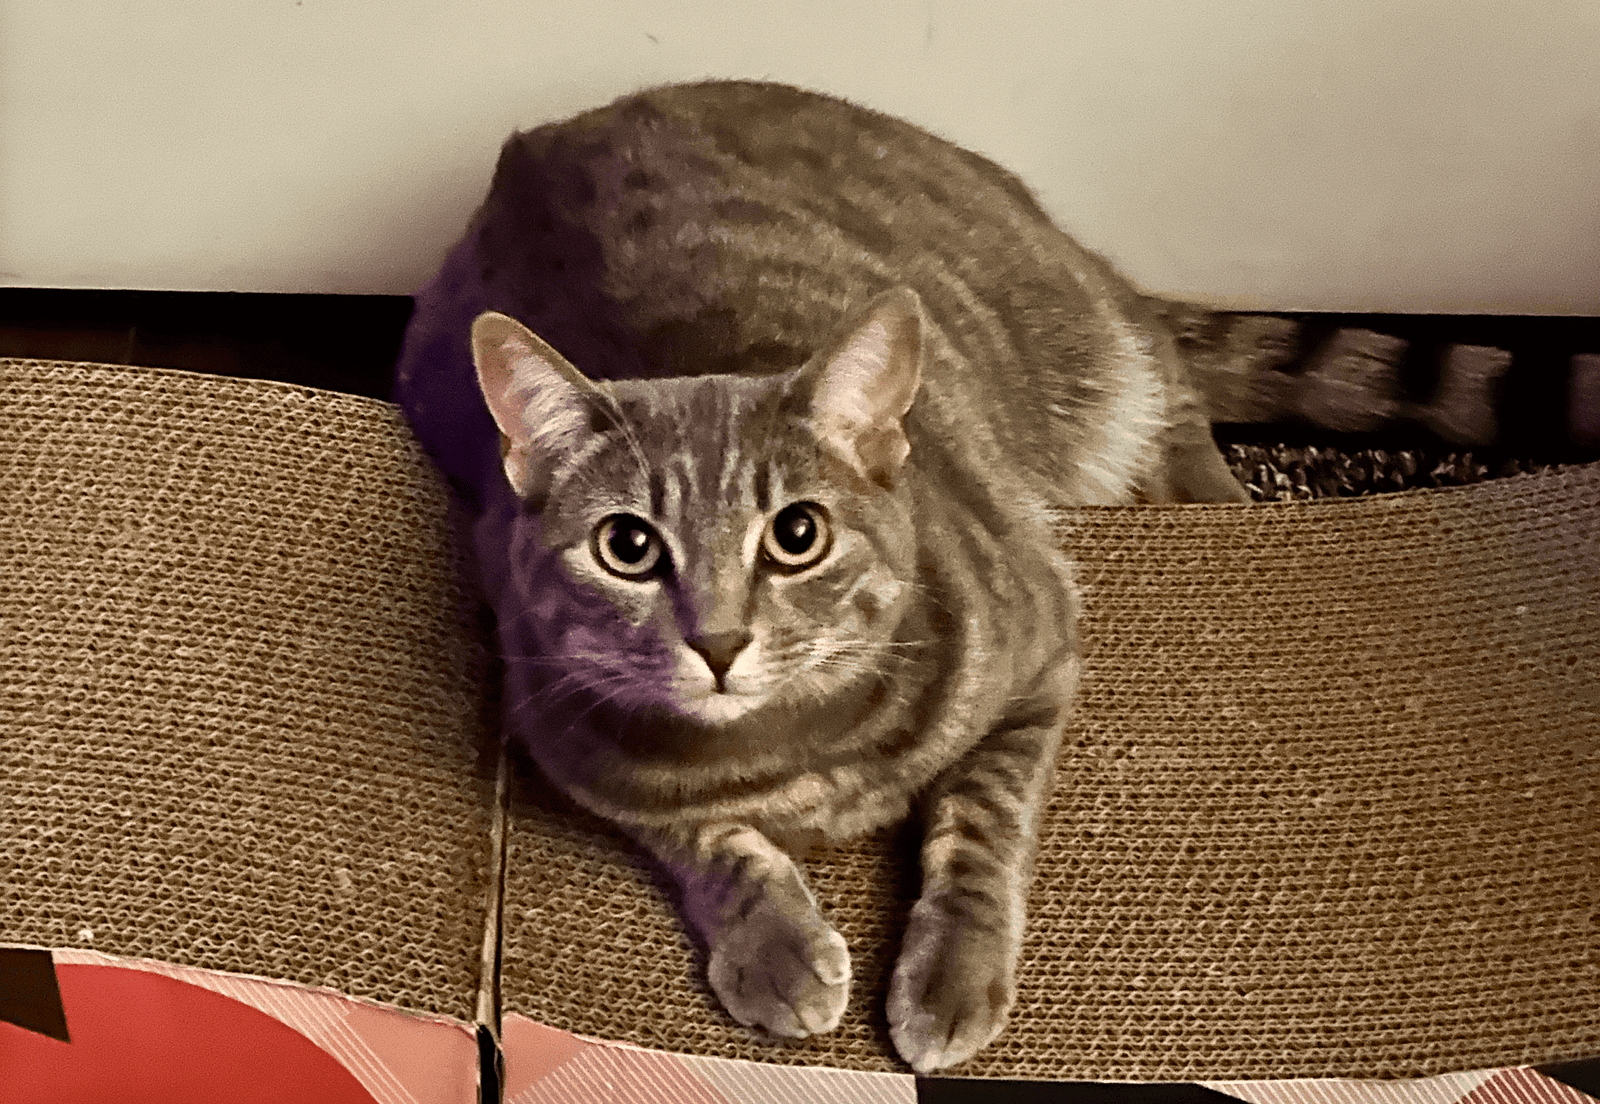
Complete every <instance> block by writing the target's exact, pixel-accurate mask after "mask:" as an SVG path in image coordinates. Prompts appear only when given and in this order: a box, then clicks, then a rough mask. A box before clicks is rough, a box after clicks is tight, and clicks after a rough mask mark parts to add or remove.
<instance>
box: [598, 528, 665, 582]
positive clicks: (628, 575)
mask: <svg viewBox="0 0 1600 1104" xmlns="http://www.w3.org/2000/svg"><path fill="white" fill-rule="evenodd" d="M662 550H663V549H662V543H661V535H660V534H659V533H657V532H656V531H655V529H653V528H652V527H651V525H650V523H649V522H648V521H645V520H644V519H643V518H639V517H634V516H633V515H632V514H612V515H611V516H610V517H608V518H606V519H605V520H604V521H602V522H601V523H600V524H599V525H597V526H595V530H594V557H595V559H597V560H599V561H600V566H601V567H603V568H605V569H606V570H607V571H609V572H611V574H613V575H620V576H622V578H624V579H641V578H643V577H644V576H646V575H649V574H650V573H651V572H652V571H654V570H655V569H656V567H657V566H659V565H660V563H661V553H662Z"/></svg>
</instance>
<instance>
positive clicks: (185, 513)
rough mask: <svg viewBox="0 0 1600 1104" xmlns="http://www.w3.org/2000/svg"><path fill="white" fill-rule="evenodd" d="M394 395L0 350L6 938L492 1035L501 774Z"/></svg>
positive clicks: (453, 590)
mask: <svg viewBox="0 0 1600 1104" xmlns="http://www.w3.org/2000/svg"><path fill="white" fill-rule="evenodd" d="M451 564H452V555H451V547H450V539H449V530H448V527H447V524H446V521H445V497H444V492H443V488H442V486H441V485H440V483H439V482H438V480H437V477H436V476H435V475H433V473H432V472H431V471H430V469H429V468H428V466H427V464H426V462H425V461H424V460H423V458H422V457H421V454H420V452H419V451H418V450H417V448H416V447H415V445H414V444H413V443H412V441H411V438H410V435H409V433H408V431H407V430H406V428H405V425H404V422H403V421H402V419H401V418H400V416H399V415H398V413H397V412H395V410H394V409H393V408H392V407H390V406H388V405H387V404H383V403H377V402H373V401H371V400H365V399H355V398H350V397H347V396H341V395H334V394H331V393H327V392H319V391H313V390H311V389H308V388H302V387H291V386H287V385H283V384H275V383H260V382H252V381H239V380H223V379H217V378H214V377H207V376H200V375H194V374H190V373H182V372H164V371H156V370H150V369H128V368H110V367H100V366H92V365H77V364H61V363H40V362H20V361H3V360H0V939H3V940H5V941H9V942H20V943H36V944H41V945H43V946H47V947H71V946H79V947H91V948H94V949H97V950H102V951H107V952H111V953H114V954H119V955H131V956H142V957H148V958H155V959H161V960H164V961H168V962H173V963H178V964H183V965H191V966H202V967H207V968H211V969H218V970H230V971H238V972H242V973H246V974H260V975H266V976H269V977H276V978H285V979H288V980H292V981H298V982H305V983H308V984H314V985H327V986H332V987H335V988H338V989H341V990H343V991H345V992H347V993H351V994H354V995H357V996H362V997H369V998H374V999H378V1000H384V1001H390V1002H394V1003H397V1004H400V1005H404V1006H407V1007H411V1008H416V1009H422V1010H427V1011H432V1012H438V1013H442V1014H446V1015H451V1016H455V1017H458V1018H462V1019H468V1020H470V1019H471V1018H472V1017H473V1014H474V1002H475V999H476V995H477V991H478V985H479V949H480V945H481V943H482V940H483V923H484V916H485V910H484V901H485V894H486V890H487V881H486V880H487V876H488V874H487V871H488V866H489V857H490V821H491V815H492V809H493V803H492V796H491V795H492V786H493V782H492V769H489V770H486V768H484V767H482V766H480V758H482V756H481V755H480V750H479V748H480V746H481V743H482V741H483V739H484V735H485V733H486V732H489V731H492V718H486V717H484V716H483V708H482V705H481V696H482V689H481V686H482V670H481V668H482V666H483V664H482V656H481V655H480V654H478V653H476V652H475V651H474V649H473V647H472V641H473V638H472V635H471V633H470V632H469V631H468V626H466V625H464V624H463V620H464V619H463V618H462V617H461V615H460V612H459V611H461V610H462V609H463V608H464V606H463V603H461V601H460V599H459V592H458V588H457V585H456V582H455V577H454V575H453V573H452V571H451Z"/></svg>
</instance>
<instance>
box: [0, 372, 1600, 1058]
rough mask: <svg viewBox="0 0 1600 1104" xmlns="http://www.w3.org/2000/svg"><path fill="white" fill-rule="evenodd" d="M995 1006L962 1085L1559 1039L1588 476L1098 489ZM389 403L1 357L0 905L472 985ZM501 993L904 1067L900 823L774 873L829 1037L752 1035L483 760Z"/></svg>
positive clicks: (420, 493)
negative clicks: (1044, 802)
mask: <svg viewBox="0 0 1600 1104" xmlns="http://www.w3.org/2000/svg"><path fill="white" fill-rule="evenodd" d="M1066 539H1067V540H1068V543H1069V546H1070V547H1072V548H1073V549H1074V551H1075V554H1076V556H1077V558H1078V561H1079V564H1080V568H1081V571H1080V578H1081V580H1082V583H1083V588H1084V594H1085V607H1086V623H1085V625H1084V636H1085V644H1086V649H1087V654H1088V662H1087V667H1086V674H1085V683H1084V688H1083V700H1082V707H1081V710H1080V714H1079V716H1078V719H1077V720H1076V722H1075V723H1074V726H1073V728H1072V730H1071V731H1070V733H1069V736H1068V739H1067V743H1066V749H1065V753H1064V755H1063V760H1062V765H1061V771H1060V776H1059V782H1058V785H1057V789H1056V793H1055V797H1054V801H1053V805H1052V809H1051V815H1050V817H1049V821H1048V828H1047V832H1046V839H1045V846H1044V850H1043V855H1042V858H1041V861H1040V871H1039V876H1038V880H1037V883H1036V885H1035V890H1034V895H1033V923H1032V926H1031V929H1030V936H1029V942H1028V946H1027V949H1026V953H1025V955H1024V962H1023V972H1022V991H1023V995H1022V1003H1021V1006H1020V1007H1019V1008H1018V1010H1017V1014H1016V1018H1015V1021H1014V1023H1013V1024H1012V1026H1011V1028H1010V1030H1009V1031H1008V1032H1007V1033H1006V1035H1004V1036H1003V1037H1002V1038H1001V1039H1000V1040H999V1041H998V1042H997V1043H996V1044H995V1045H994V1046H993V1047H991V1048H990V1049H989V1050H988V1051H986V1052H984V1053H983V1054H982V1055H980V1056H979V1057H978V1058H977V1059H975V1060H974V1061H973V1062H971V1063H969V1064H968V1065H966V1066H964V1067H962V1068H961V1069H960V1070H958V1071H957V1072H959V1073H962V1074H973V1075H981V1074H987V1075H994V1076H1005V1075H1009V1076H1022V1077H1036V1078H1037V1077H1053V1078H1078V1079H1089V1078H1106V1079H1177V1080H1187V1079H1225V1078H1233V1077H1291V1076H1337V1075H1345V1076H1386V1075H1387V1076H1397V1075H1406V1074H1418V1073H1427V1072H1436V1071H1441V1070H1445V1069H1465V1068H1482V1067H1489V1066H1496V1065H1507V1064H1516V1063H1521V1062H1533V1061H1540V1060H1544V1059H1549V1058H1561V1057H1572V1056H1577V1055H1583V1054H1588V1053H1594V1052H1596V1051H1600V876H1597V871H1600V809H1596V807H1595V805H1596V798H1595V796H1594V795H1595V792H1596V789H1597V784H1600V696H1597V692H1596V689H1595V688H1596V676H1597V662H1600V660H1597V657H1600V570H1597V569H1600V467H1593V466H1591V467H1587V468H1573V469H1566V470H1562V471H1557V472H1553V473H1546V474H1539V475H1531V476H1520V477H1516V478H1512V479H1507V480H1501V481H1495V482H1491V483H1487V484H1483V485H1481V486H1477V487H1471V488H1464V489H1460V490H1451V491H1431V492H1423V493H1417V494H1407V495H1400V496H1380V497H1375V498H1368V499H1359V500H1350V501H1335V502H1326V503H1314V504H1302V503H1293V504H1288V503H1285V504H1263V505H1256V506H1245V507H1225V508H1210V507H1186V508H1173V509H1156V508H1143V509H1129V510H1098V511H1089V512H1085V513H1084V514H1083V515H1082V516H1081V517H1080V518H1079V519H1078V521H1077V523H1076V524H1075V525H1074V526H1073V528H1072V531H1071V532H1070V533H1068V534H1066ZM455 579H456V576H455V563H454V560H453V558H452V553H451V548H450V540H449V530H448V526H447V524H446V521H445V504H444V495H443V492H442V488H441V487H440V486H439V485H438V483H437V481H436V480H435V478H434V477H433V476H432V474H431V473H430V472H429V471H428V468H427V464H426V461H425V460H424V459H423V457H422V456H421V454H420V453H419V452H418V451H417V450H416V448H415V447H414V446H413V445H412V444H411V443H410V440H409V437H408V435H407V433H406V430H405V427H404V425H403V423H402V421H401V419H400V417H399V415H398V414H397V413H396V412H395V411H394V409H393V408H392V407H390V406H387V405H386V404H382V403H376V402H373V401H371V400H363V399H354V398H349V397H345V396H336V395H331V394H328V393H324V392H316V391H310V390H307V389H304V388H298V387H287V386H283V385H278V384H266V383H253V382H248V381H232V380H220V379H215V378H211V377H204V376H196V375H189V374H185V373H175V372H158V371H150V370H139V369H113V368H104V367H96V366H85V365H67V364H49V363H37V362H18V361H0V580H3V583H0V878H3V881H0V933H3V937H4V939H5V940H7V941H11V942H29V943H39V944H43V945H46V946H71V945H85V944H87V945H90V946H93V947H95V948H97V949H101V950H105V951H108V952H111V953H116V954H125V955H137V956H145V957H151V958H158V959H163V960H167V961H171V962H175V963H180V964H187V965H197V966H203V967H209V968H213V969H222V970H234V971H240V972H244V973H253V974H266V975H270V976H276V977H283V978H286V979H290V980H294V981H301V982H307V983H312V984H325V985H331V986H335V987H337V988H340V989H343V990H344V991H346V992H349V993H352V994H356V995H359V996H365V997H372V998H376V999H380V1000H388V1001H394V1002H396V1003H399V1004H402V1005H407V1006H410V1007H417V1008H425V1009H428V1010H431V1011H437V1012H442V1013H445V1014H449V1015H455V1016H460V1017H462V1018H470V1017H471V1015H472V1010H473V999H474V997H475V995H476V992H477V986H478V965H479V964H478V958H479V948H480V945H481V941H482V928H483V924H484V919H485V916H486V910H485V907H484V901H485V889H486V886H485V881H486V879H487V878H488V871H489V869H490V858H491V849H492V844H491V826H492V819H493V817H492V810H493V805H494V801H493V782H492V777H493V771H492V767H491V766H490V765H488V764H486V762H485V760H486V759H487V758H488V754H487V753H485V752H484V751H483V748H484V746H485V744H486V743H487V742H488V740H489V738H490V734H491V733H492V731H493V729H494V727H495V725H494V718H493V717H492V716H490V715H488V710H489V708H490V707H489V705H488V704H487V703H488V699H489V697H490V695H489V694H487V693H486V687H487V679H486V665H485V663H484V658H483V655H482V653H481V650H480V646H479V644H478V640H479V637H478V636H477V635H476V634H475V631H474V626H473V625H472V624H471V623H470V621H469V620H468V619H467V618H466V617H465V616H464V614H463V613H462V609H463V607H464V605H465V603H464V602H463V600H462V597H461V593H460V589H459V587H458V585H457V583H456V581H455ZM511 845H512V853H511V861H510V867H509V872H508V886H507V911H506V930H505V949H504V958H505V969H504V975H503V983H504V992H505V1007H506V1008H507V1010H510V1011H517V1012H521V1013H524V1014H526V1015H528V1016H531V1017H533V1018H534V1019H536V1020H539V1021H542V1022H544V1023H548V1024H550V1025H552V1026H555V1027H558V1028H563V1029H569V1030H575V1031H579V1032H583V1033H586V1034H591V1035H597V1036H602V1037H608V1038H614V1039H620V1040H624V1041H631V1042H636V1043H640V1044H643V1045H648V1046H653V1047H660V1048H663V1049H670V1050H678V1051H687V1052H690V1053H697V1054H705V1055H716V1056H726V1057H748V1058H757V1059H761V1060H765V1061H775V1062H820V1063H829V1064H834V1065H840V1066H846V1067H856V1068H864V1069H898V1068H901V1067H899V1065H898V1063H897V1062H896V1061H895V1060H894V1059H893V1058H892V1056H891V1052H890V1051H889V1049H888V1045H887V1039H886V1032H885V1030H884V1024H883V1013H882V1000H883V990H884V985H885V971H886V970H887V968H888V966H889V965H890V963H891V962H892V959H893V954H894V951H895V943H896V940H897V930H898V926H899V924H900V922H901V919H902V917H903V914H904V911H905V909H906V908H907V907H908V906H909V903H910V901H911V899H912V897H913V895H914V893H915V888H916V887H915V874H914V850H909V849H908V848H911V847H913V845H914V836H913V835H912V834H910V833H902V834H901V835H899V836H898V837H895V838H889V837H885V838H882V839H875V840H869V841H865V842H863V843H861V844H860V845H858V846H856V847H854V848H851V849H848V850H846V851H842V852H840V853H838V854H834V855H829V856H824V857H820V858H818V859H816V860H813V861H812V862H811V864H810V866H809V870H810V873H811V877H812V880H813V883H814V885H815V886H816V888H817V890H818V893H819V896H820V897H821V899H822V900H823V902H824V907H825V908H826V909H827V910H828V912H829V915H830V916H831V917H832V918H833V919H834V921H835V922H836V923H837V924H838V926H839V927H840V929H841V930H842V931H843V932H844V933H845V935H846V937H847V939H848V940H849V942H850V945H851V948H852V953H853V954H854V955H855V962H856V977H857V982H856V990H855V993H854V996H853V1000H852V1006H851V1011H850V1013H849V1015H848V1018H847V1020H846V1022H845V1024H844V1025H843V1026H842V1027H841V1028H840V1030H839V1031H837V1032H835V1033H833V1034H832V1035H829V1036H825V1037H823V1038H821V1039H817V1040H813V1041H810V1042H807V1043H804V1044H801V1045H798V1046H788V1047H775V1046H767V1045H763V1044H760V1043H757V1042H755V1041H753V1040H752V1039H751V1037H750V1036H749V1035H747V1034H746V1033H745V1032H744V1031H743V1029H741V1028H739V1027H737V1026H736V1025H735V1024H733V1023H732V1022H731V1021H730V1020H729V1019H728V1018H727V1017H726V1015H725V1014H724V1013H723V1012H721V1011H720V1009H718V1008H717V1007H716V1005H715V1003H714V1001H713V999H712V998H711V997H710V996H709V995H708V994H707V992H706V990H705V986H704V982H703V980H702V977H703V962H702V961H701V958H700V955H699V954H698V952H696V951H695V950H694V949H693V948H692V947H690V945H689V944H688V942H687V940H686V939H685V937H684V936H683V934H682V929H681V927H680V926H679V924H678V922H677V920H676V918H675V917H674V916H673V915H672V913H671V910H670V908H669V907H668V905H667V904H666V902H665V898H664V897H663V895H662V894H661V892H660V891H659V889H658V888H657V887H656V886H655V885H654V884H652V880H651V876H650V875H649V873H648V871H647V870H645V869H644V868H642V867H641V866H640V865H639V863H638V862H637V860H636V859H635V858H633V857H632V856H631V854H630V853H629V852H628V851H627V850H626V849H625V848H624V847H623V846H622V845H621V844H620V842H619V841H618V840H617V839H616V838H615V836H614V835H613V834H612V833H610V832H609V831H608V830H606V829H605V828H604V826H602V825H598V824H596V823H595V822H594V821H592V820H591V819H588V818H585V817H583V816H580V815H578V814H576V813H574V812H572V811H570V810H569V809H566V808H565V807H564V806H563V805H562V803H561V802H559V801H558V800H556V799H554V798H553V797H552V796H550V795H549V794H548V792H547V791H544V790H543V789H542V787H540V786H539V785H538V783H537V782H536V781H534V780H530V779H527V778H524V780H523V784H522V787H521V794H520V798H519V802H518V804H517V807H516V810H515V817H514V822H513V832H512V836H511Z"/></svg>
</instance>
